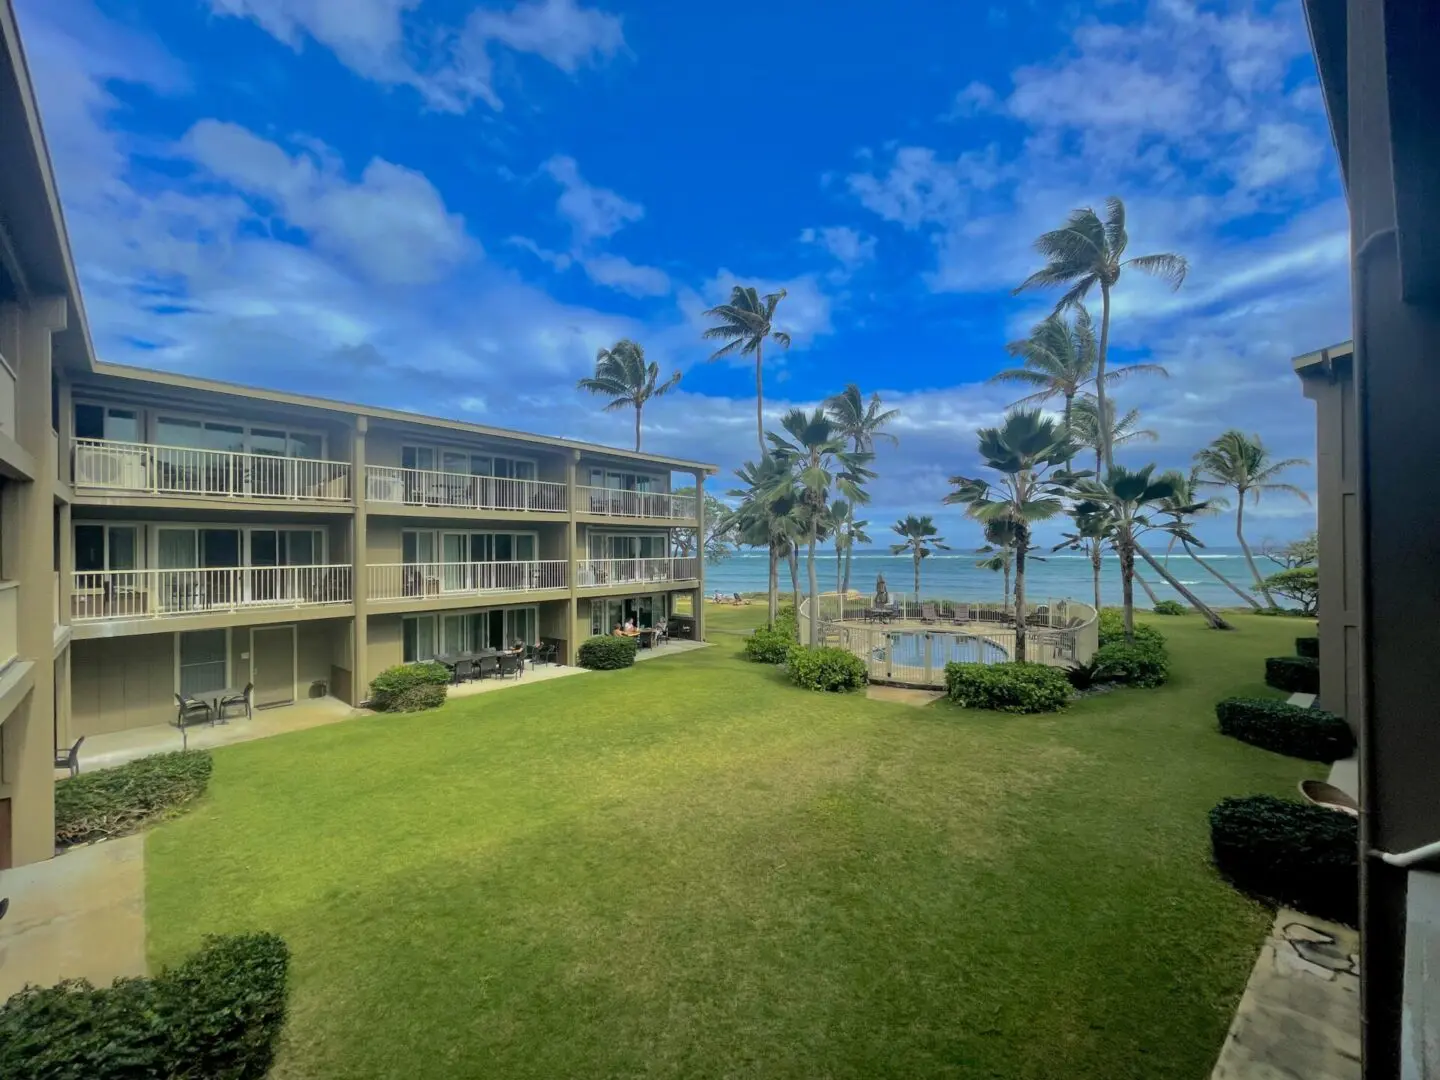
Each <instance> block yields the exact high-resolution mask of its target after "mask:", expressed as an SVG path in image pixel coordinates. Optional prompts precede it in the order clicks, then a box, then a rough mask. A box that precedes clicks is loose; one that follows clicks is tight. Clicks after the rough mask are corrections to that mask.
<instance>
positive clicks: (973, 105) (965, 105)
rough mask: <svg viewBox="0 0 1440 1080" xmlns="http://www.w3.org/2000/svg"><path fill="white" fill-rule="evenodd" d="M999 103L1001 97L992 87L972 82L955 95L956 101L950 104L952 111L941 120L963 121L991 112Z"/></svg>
mask: <svg viewBox="0 0 1440 1080" xmlns="http://www.w3.org/2000/svg"><path fill="white" fill-rule="evenodd" d="M998 101H999V95H997V94H996V93H995V91H994V89H993V88H992V87H990V86H989V85H987V84H986V83H982V82H971V83H968V84H967V85H966V86H965V88H964V89H963V90H961V91H960V92H959V93H958V94H956V95H955V100H954V101H953V102H951V104H950V111H949V112H947V113H946V114H945V115H944V116H943V117H941V119H942V120H963V119H965V118H966V117H969V116H976V115H978V114H980V113H984V112H990V111H991V110H992V109H994V108H995V105H996V103H997V102H998Z"/></svg>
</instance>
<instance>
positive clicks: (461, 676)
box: [450, 660, 475, 686]
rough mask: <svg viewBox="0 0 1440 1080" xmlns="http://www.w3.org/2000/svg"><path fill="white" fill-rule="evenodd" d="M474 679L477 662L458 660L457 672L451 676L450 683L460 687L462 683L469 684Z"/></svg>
mask: <svg viewBox="0 0 1440 1080" xmlns="http://www.w3.org/2000/svg"><path fill="white" fill-rule="evenodd" d="M473 678H475V661H473V660H456V661H455V671H454V673H453V674H452V675H451V677H450V681H451V682H453V683H455V684H456V685H457V686H458V685H459V684H460V683H462V682H469V681H470V680H471V679H473Z"/></svg>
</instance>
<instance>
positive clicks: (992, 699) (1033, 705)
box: [945, 661, 1071, 713]
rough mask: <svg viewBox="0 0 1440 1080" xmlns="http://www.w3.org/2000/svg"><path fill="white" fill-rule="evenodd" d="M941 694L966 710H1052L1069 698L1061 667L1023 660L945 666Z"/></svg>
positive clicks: (1069, 690)
mask: <svg viewBox="0 0 1440 1080" xmlns="http://www.w3.org/2000/svg"><path fill="white" fill-rule="evenodd" d="M945 693H946V694H947V695H948V696H949V698H950V700H951V701H953V702H955V703H956V704H958V705H963V706H965V707H966V708H967V709H994V710H995V711H996V712H1008V713H1037V712H1056V711H1058V710H1060V709H1063V708H1065V706H1066V705H1067V704H1068V703H1069V701H1070V694H1071V686H1070V678H1069V676H1068V674H1067V673H1066V671H1065V669H1064V668H1057V667H1047V666H1046V665H1044V664H1032V663H1027V662H1025V661H1012V662H1009V663H1004V664H957V663H950V664H946V665H945Z"/></svg>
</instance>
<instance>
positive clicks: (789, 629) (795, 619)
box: [771, 604, 800, 641]
mask: <svg viewBox="0 0 1440 1080" xmlns="http://www.w3.org/2000/svg"><path fill="white" fill-rule="evenodd" d="M771 629H772V630H776V631H778V632H780V633H782V634H784V635H785V636H786V637H787V638H788V639H789V640H791V641H799V640H800V616H799V615H797V614H795V605H794V604H781V605H780V610H779V611H778V612H777V613H776V615H775V625H774V626H772V627H771Z"/></svg>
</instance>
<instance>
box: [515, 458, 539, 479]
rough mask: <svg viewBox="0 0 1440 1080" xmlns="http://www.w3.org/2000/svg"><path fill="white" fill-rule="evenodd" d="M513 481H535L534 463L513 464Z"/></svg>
mask: <svg viewBox="0 0 1440 1080" xmlns="http://www.w3.org/2000/svg"><path fill="white" fill-rule="evenodd" d="M515 479H516V480H534V479H535V463H534V462H533V461H517V462H515Z"/></svg>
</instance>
